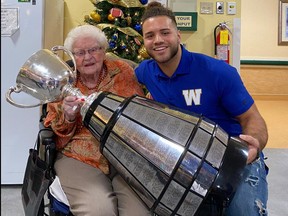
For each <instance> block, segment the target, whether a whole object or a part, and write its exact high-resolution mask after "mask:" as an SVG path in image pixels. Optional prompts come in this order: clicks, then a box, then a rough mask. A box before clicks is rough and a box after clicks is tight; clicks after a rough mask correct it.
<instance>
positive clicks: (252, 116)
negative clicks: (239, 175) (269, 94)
mask: <svg viewBox="0 0 288 216" xmlns="http://www.w3.org/2000/svg"><path fill="white" fill-rule="evenodd" d="M237 119H238V121H239V123H240V124H241V126H242V130H243V132H242V133H243V135H240V138H241V139H243V140H244V141H246V142H247V143H248V145H249V153H248V159H247V163H251V162H253V161H254V160H255V159H256V157H257V153H258V152H259V151H262V150H263V149H264V148H265V146H266V144H267V140H268V131H267V127H266V123H265V121H264V119H263V118H262V116H261V115H260V113H259V111H258V109H257V107H256V105H255V103H254V104H253V105H252V106H251V107H250V108H249V109H248V110H247V111H246V112H245V113H243V114H241V115H239V116H237Z"/></svg>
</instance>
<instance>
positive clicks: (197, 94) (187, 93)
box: [182, 89, 202, 106]
mask: <svg viewBox="0 0 288 216" xmlns="http://www.w3.org/2000/svg"><path fill="white" fill-rule="evenodd" d="M182 92H183V93H182V94H183V95H184V98H185V101H186V104H187V106H192V104H193V102H194V104H195V105H200V101H201V94H202V89H190V90H183V91H182Z"/></svg>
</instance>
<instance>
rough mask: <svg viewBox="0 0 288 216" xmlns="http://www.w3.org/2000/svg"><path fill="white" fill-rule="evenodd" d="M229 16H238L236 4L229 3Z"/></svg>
mask: <svg viewBox="0 0 288 216" xmlns="http://www.w3.org/2000/svg"><path fill="white" fill-rule="evenodd" d="M227 14H230V15H235V14H236V2H227Z"/></svg>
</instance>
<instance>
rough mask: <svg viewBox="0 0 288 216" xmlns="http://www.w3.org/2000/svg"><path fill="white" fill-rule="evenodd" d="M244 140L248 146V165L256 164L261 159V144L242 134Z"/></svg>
mask: <svg viewBox="0 0 288 216" xmlns="http://www.w3.org/2000/svg"><path fill="white" fill-rule="evenodd" d="M239 137H240V138H241V139H242V140H244V141H246V142H247V144H248V158H247V164H250V163H252V162H254V161H255V160H256V159H257V158H258V157H259V152H260V143H259V141H258V140H257V139H255V138H254V137H252V136H250V135H244V134H240V136H239Z"/></svg>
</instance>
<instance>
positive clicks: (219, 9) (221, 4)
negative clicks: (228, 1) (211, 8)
mask: <svg viewBox="0 0 288 216" xmlns="http://www.w3.org/2000/svg"><path fill="white" fill-rule="evenodd" d="M216 13H217V14H224V2H216Z"/></svg>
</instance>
